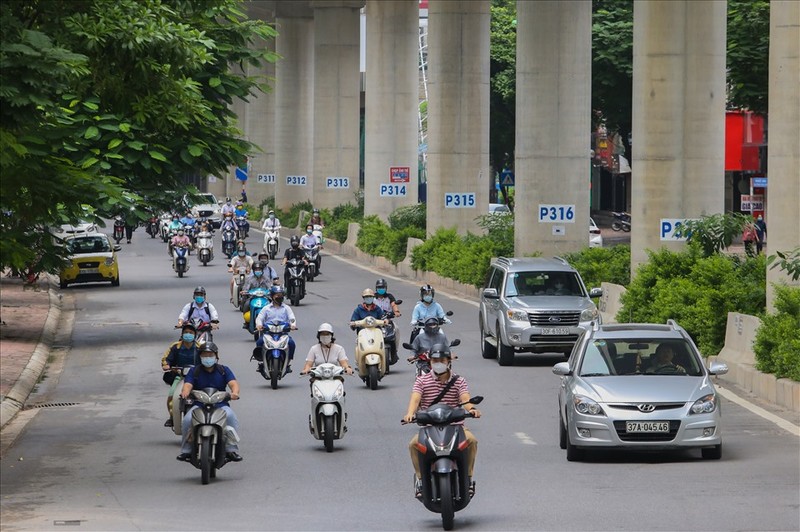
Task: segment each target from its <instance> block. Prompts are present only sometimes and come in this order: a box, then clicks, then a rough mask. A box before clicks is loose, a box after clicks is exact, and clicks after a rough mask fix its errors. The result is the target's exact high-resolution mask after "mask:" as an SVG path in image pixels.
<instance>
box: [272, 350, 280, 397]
mask: <svg viewBox="0 0 800 532" xmlns="http://www.w3.org/2000/svg"><path fill="white" fill-rule="evenodd" d="M280 374H281V368H280V360H279V359H277V358H273V359H271V360H270V361H269V385H270V387H271V388H272V389H273V390H277V389H278V376H279V375H280Z"/></svg>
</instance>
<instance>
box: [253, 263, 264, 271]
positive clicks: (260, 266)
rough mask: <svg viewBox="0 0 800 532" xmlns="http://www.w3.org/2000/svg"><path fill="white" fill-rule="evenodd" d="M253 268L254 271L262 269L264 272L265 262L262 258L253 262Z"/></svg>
mask: <svg viewBox="0 0 800 532" xmlns="http://www.w3.org/2000/svg"><path fill="white" fill-rule="evenodd" d="M252 269H253V271H256V270H261V271H262V272H263V271H264V263H263V262H261V261H260V260H258V261H256V262H254V263H253V268H252Z"/></svg>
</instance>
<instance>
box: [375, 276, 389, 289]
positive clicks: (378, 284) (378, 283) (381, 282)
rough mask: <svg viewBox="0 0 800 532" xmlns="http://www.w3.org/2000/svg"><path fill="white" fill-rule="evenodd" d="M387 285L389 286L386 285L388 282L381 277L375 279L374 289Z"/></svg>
mask: <svg viewBox="0 0 800 532" xmlns="http://www.w3.org/2000/svg"><path fill="white" fill-rule="evenodd" d="M388 286H389V285H388V284H386V279H383V278H381V279H378V280H377V281H375V289H376V290H377V289H378V288H386V287H388Z"/></svg>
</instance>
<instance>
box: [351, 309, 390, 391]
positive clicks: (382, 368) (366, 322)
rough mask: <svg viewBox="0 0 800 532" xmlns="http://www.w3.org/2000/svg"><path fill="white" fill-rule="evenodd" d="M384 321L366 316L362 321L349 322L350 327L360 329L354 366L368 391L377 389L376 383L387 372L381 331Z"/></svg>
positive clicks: (387, 367) (387, 366)
mask: <svg viewBox="0 0 800 532" xmlns="http://www.w3.org/2000/svg"><path fill="white" fill-rule="evenodd" d="M386 321H387V320H377V319H375V318H373V317H372V316H367V317H366V318H364V319H363V320H358V321H351V322H350V326H351V327H353V328H359V329H360V330H359V331H358V336H357V338H356V365H357V366H358V376H359V377H361V379H362V380H363V381H364V382H365V383H366V385H367V387H369V389H370V390H377V389H378V381H380V380H381V379H382V378H383V376H384V375H385V374H386V373H388V370H389V365H388V364H387V363H386V348H385V346H384V341H383V330H382V329H381V327H383V326H384V325H386Z"/></svg>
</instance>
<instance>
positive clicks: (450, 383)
mask: <svg viewBox="0 0 800 532" xmlns="http://www.w3.org/2000/svg"><path fill="white" fill-rule="evenodd" d="M430 358H431V372H430V373H423V374H422V375H420V376H419V377H417V378H416V380H414V387H413V389H412V391H411V398H410V399H409V401H408V409H406V415H405V416H403V421H405V422H406V423H411V422H412V421H413V419H414V416H415V414H416V413H417V410H426V409H428V408H430V407H431V406H432V405H433V403H434V401H436V400H437V399H438V401H436V402H437V403H444V404H446V405H449V406H451V407H454V408H457V407H458V406H459V405H460V404H461V403H466V404H465V405H464V406H463V408H464V410H466V411H467V412H469V413H471V414H472V416H473V417H476V418H478V417H481V413H480V411H479V410H478V409H477V408H475V405H473V404H471V403H469V399H470V394H469V387H468V385H467V381H466V379H464V377H462V376H460V375H456V374H455V373H453V372H452V360H451V355H450V349H449V348H448V347H447V345H446V344H436V345H434V346H433V348H432V349H431V351H430ZM442 392H444V394H442ZM440 395H441V396H442V397H441V398H439V396H440ZM459 423H460V424H463V422H459ZM464 435H465V436H466V438H467V442H468V444H467V448H466V459H467V469H468V472H467V474H468V475H469V477H470V478H472V472H473V467H474V466H475V455H476V454H477V452H478V440H476V439H475V436H474V435H473V434H472V432H470V430H469V429H467V428H466V427H464ZM418 442H419V435H418V434H415V435H414V437H413V438H412V439H411V441H410V442H409V444H408V450H409V453H411V464H412V465H413V466H414V473H415V477H414V489H415V496H416V497H417V498H419V497H420V496H421V493H422V474H421V472H420V466H419V451H418V450H417V443H418ZM471 485H472V486H474V483H472V484H471ZM473 489H474V488H473Z"/></svg>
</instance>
